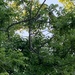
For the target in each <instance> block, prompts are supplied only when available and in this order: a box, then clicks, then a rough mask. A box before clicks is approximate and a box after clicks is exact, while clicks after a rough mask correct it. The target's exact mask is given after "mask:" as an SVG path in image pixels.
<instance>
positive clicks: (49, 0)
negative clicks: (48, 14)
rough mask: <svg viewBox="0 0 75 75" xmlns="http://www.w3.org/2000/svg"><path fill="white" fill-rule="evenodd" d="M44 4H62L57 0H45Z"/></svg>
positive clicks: (41, 0)
mask: <svg viewBox="0 0 75 75" xmlns="http://www.w3.org/2000/svg"><path fill="white" fill-rule="evenodd" d="M39 1H40V3H42V2H43V1H44V0H39ZM45 3H46V4H48V5H50V4H52V3H53V4H58V5H59V6H62V4H61V3H60V2H59V1H58V0H46V2H45Z"/></svg>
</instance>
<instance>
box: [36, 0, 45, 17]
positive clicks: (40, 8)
mask: <svg viewBox="0 0 75 75" xmlns="http://www.w3.org/2000/svg"><path fill="white" fill-rule="evenodd" d="M45 2H46V0H44V1H43V3H42V4H41V6H40V7H39V9H38V10H37V12H36V14H35V16H38V13H39V11H40V9H41V8H42V6H43V5H44V3H45Z"/></svg>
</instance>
